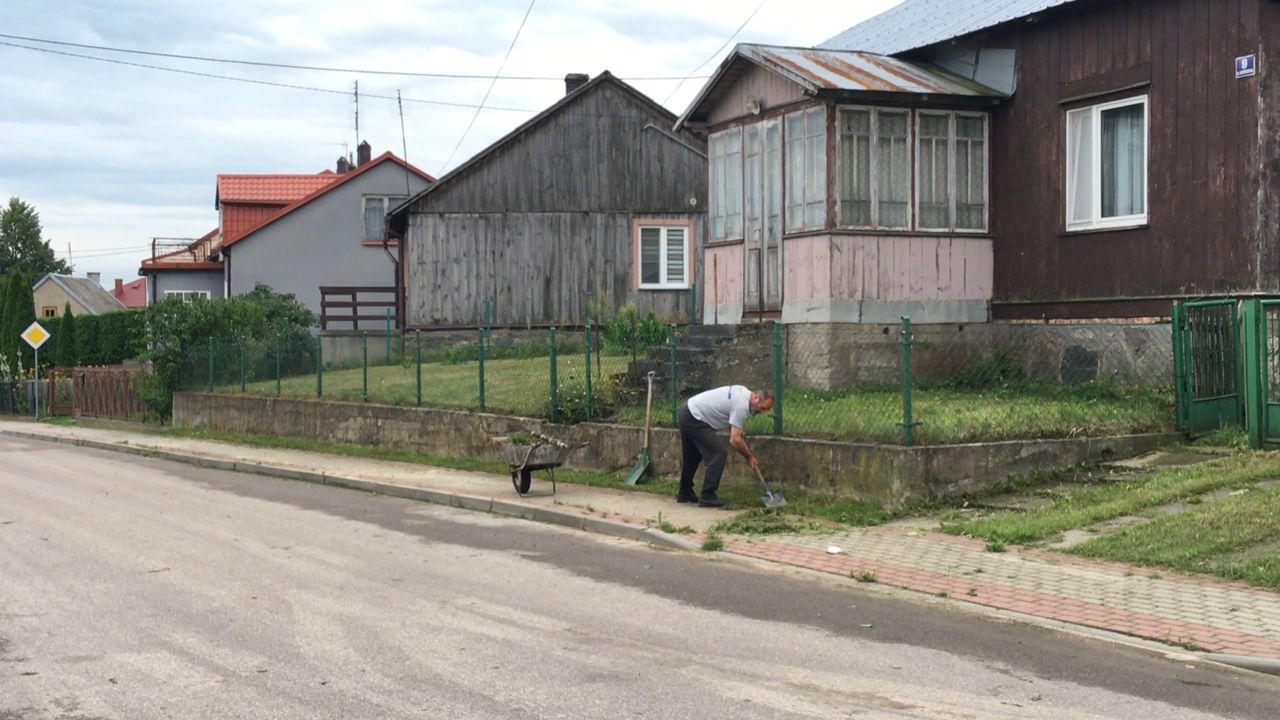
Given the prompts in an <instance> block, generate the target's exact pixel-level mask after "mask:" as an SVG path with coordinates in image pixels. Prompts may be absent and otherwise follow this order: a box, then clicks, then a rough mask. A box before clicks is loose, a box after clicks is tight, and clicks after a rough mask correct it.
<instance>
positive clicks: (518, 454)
mask: <svg viewBox="0 0 1280 720" xmlns="http://www.w3.org/2000/svg"><path fill="white" fill-rule="evenodd" d="M495 440H496V442H497V443H498V447H499V449H500V450H501V452H502V458H503V460H506V462H507V467H508V468H509V469H510V470H511V485H512V486H513V487H515V489H516V492H517V493H519V494H521V495H524V494H525V493H527V492H529V486H530V485H531V484H532V482H533V471H534V470H546V471H547V475H548V477H549V478H550V479H551V494H553V495H554V494H555V492H556V472H555V469H556V468H558V467H560V466H561V465H563V464H564V461H565V458H567V457H568V455H569V453H571V452H573V451H574V450H577V449H578V448H580V447H583V446H582V445H576V446H575V445H569V444H566V443H563V442H560V441H559V440H555V439H553V438H547V437H541V436H539V441H538V442H535V443H533V444H532V445H517V444H515V443H513V442H511V441H510V440H508V439H507V438H505V437H502V438H495Z"/></svg>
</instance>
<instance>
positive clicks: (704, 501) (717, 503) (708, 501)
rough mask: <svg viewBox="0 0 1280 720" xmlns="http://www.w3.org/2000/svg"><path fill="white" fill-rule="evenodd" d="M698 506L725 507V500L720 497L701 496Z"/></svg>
mask: <svg viewBox="0 0 1280 720" xmlns="http://www.w3.org/2000/svg"><path fill="white" fill-rule="evenodd" d="M698 507H705V508H718V507H724V501H723V500H721V499H720V498H701V499H699V500H698Z"/></svg>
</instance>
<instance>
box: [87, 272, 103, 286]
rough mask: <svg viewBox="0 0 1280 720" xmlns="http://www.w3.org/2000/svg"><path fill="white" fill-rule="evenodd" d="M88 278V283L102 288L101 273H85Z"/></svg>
mask: <svg viewBox="0 0 1280 720" xmlns="http://www.w3.org/2000/svg"><path fill="white" fill-rule="evenodd" d="M85 275H87V276H88V277H89V281H90V282H92V283H93V284H94V285H97V286H99V287H101V286H102V273H85Z"/></svg>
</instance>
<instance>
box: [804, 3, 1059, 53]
mask: <svg viewBox="0 0 1280 720" xmlns="http://www.w3.org/2000/svg"><path fill="white" fill-rule="evenodd" d="M1075 1H1076V0H906V1H905V2H903V3H902V4H901V5H898V6H896V7H892V8H889V9H888V10H886V11H884V12H882V13H880V14H879V15H877V16H875V17H873V18H871V19H869V20H865V21H863V22H861V23H858V24H857V25H854V26H853V27H851V28H849V29H848V30H845V31H844V32H842V33H840V34H839V35H836V36H835V37H833V38H831V39H830V40H827V41H826V42H824V43H822V44H821V45H819V46H818V47H820V48H825V49H828V50H864V51H867V52H874V53H882V54H884V55H897V54H898V53H903V52H906V51H908V50H914V49H916V48H922V47H926V46H929V45H933V44H935V43H940V42H943V41H945V40H950V39H951V38H955V37H960V36H961V35H967V34H969V33H971V32H976V31H978V30H982V29H985V28H989V27H993V26H995V25H999V24H1000V23H1005V22H1008V21H1010V20H1016V19H1018V18H1020V17H1025V16H1027V15H1032V14H1034V13H1038V12H1040V11H1042V10H1048V9H1049V8H1053V7H1058V6H1059V5H1066V4H1067V3H1071V2H1075Z"/></svg>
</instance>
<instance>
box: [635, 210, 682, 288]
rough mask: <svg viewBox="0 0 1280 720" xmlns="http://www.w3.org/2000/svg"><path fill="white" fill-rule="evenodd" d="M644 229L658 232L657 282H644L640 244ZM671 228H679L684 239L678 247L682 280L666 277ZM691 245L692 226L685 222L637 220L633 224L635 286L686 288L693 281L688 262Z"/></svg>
mask: <svg viewBox="0 0 1280 720" xmlns="http://www.w3.org/2000/svg"><path fill="white" fill-rule="evenodd" d="M645 230H657V231H658V232H659V240H658V242H659V249H658V282H656V283H646V282H645V281H644V265H643V263H644V260H643V258H644V249H643V247H642V245H641V238H642V237H643V235H644V231H645ZM672 230H680V231H682V232H683V233H684V241H683V242H682V243H681V248H680V254H681V260H682V261H683V263H684V280H682V281H679V282H670V281H669V280H668V279H667V253H668V251H669V249H670V242H671V241H670V233H671V231H672ZM692 246H693V227H692V225H691V224H689V223H687V222H678V223H661V222H653V221H649V222H645V221H643V220H641V221H637V222H636V226H635V268H636V287H637V288H639V289H640V290H688V289H689V287H690V284H691V283H692V281H693V279H692V277H691V275H692V272H691V270H692V268H690V262H689V260H690V258H691V256H692V251H691V248H692Z"/></svg>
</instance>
